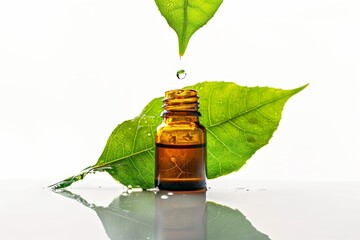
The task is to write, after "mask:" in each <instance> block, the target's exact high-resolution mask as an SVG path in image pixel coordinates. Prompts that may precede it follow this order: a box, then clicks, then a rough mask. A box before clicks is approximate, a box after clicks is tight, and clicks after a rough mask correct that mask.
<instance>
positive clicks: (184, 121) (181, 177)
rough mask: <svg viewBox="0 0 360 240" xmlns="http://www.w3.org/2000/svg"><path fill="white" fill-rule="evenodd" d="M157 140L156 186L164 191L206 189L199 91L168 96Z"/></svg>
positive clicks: (166, 95) (169, 93)
mask: <svg viewBox="0 0 360 240" xmlns="http://www.w3.org/2000/svg"><path fill="white" fill-rule="evenodd" d="M163 103H164V105H163V108H164V111H163V112H162V117H163V122H162V124H161V125H160V126H159V127H158V128H157V133H156V137H155V144H156V152H155V185H156V186H157V187H158V188H159V189H164V190H199V189H205V188H206V176H205V164H206V132H205V127H203V126H202V125H200V123H199V117H200V112H199V111H198V108H199V104H198V96H197V92H196V91H195V90H171V91H167V92H166V93H165V98H164V100H163Z"/></svg>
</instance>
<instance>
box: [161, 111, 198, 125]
mask: <svg viewBox="0 0 360 240" xmlns="http://www.w3.org/2000/svg"><path fill="white" fill-rule="evenodd" d="M161 116H162V117H163V119H164V122H165V123H168V124H169V123H185V122H187V123H189V122H191V123H199V116H201V114H200V113H199V112H191V111H181V112H180V111H170V112H169V111H164V112H163V113H162V114H161Z"/></svg>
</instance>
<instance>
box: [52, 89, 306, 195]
mask: <svg viewBox="0 0 360 240" xmlns="http://www.w3.org/2000/svg"><path fill="white" fill-rule="evenodd" d="M305 87H306V86H303V87H300V88H297V89H293V90H281V89H275V88H267V87H242V86H238V85H236V84H235V83H228V82H203V83H198V84H196V85H193V86H190V87H187V88H192V89H195V90H197V91H198V95H199V96H200V100H199V101H200V107H201V109H200V110H201V113H202V119H201V122H202V124H203V125H204V126H205V127H206V129H207V151H208V158H207V177H208V178H210V179H211V178H216V177H219V176H222V175H226V174H228V173H231V172H233V171H237V170H238V169H240V168H241V167H242V166H243V165H244V164H245V163H246V161H247V160H248V159H249V158H250V157H251V156H252V155H253V154H254V153H255V152H256V151H257V150H258V149H260V148H261V147H263V146H264V145H266V144H267V143H268V141H269V140H270V138H271V137H272V134H273V133H274V131H275V130H276V128H277V126H278V124H279V122H280V119H281V113H282V110H283V107H284V105H285V103H286V101H287V100H288V99H289V98H290V97H291V96H293V95H294V94H296V93H298V92H299V91H301V90H302V89H304V88H305ZM161 100H162V98H155V99H154V100H152V101H151V102H150V103H149V104H148V105H147V106H146V107H145V108H144V110H143V111H142V113H141V114H140V115H139V116H138V117H136V118H134V119H133V120H129V121H125V122H123V123H122V124H120V125H118V126H117V127H116V128H115V130H114V131H113V132H112V134H111V136H110V137H109V139H108V141H107V144H106V146H105V149H104V151H103V153H102V154H101V156H100V158H99V160H98V162H97V163H96V164H95V165H93V166H91V167H88V168H86V169H85V170H84V171H83V172H82V173H81V174H79V175H77V176H74V177H70V178H68V179H66V180H65V181H63V182H60V183H58V184H57V185H54V187H55V188H62V187H66V186H68V185H70V184H72V183H73V182H75V181H77V180H80V179H82V178H83V177H84V176H85V175H86V174H87V173H89V172H95V171H107V172H108V173H110V174H111V176H112V177H113V178H115V179H116V180H117V181H119V182H121V183H122V184H124V185H125V186H127V185H132V186H140V187H141V188H144V189H145V188H151V187H153V185H154V155H155V154H154V148H155V144H154V134H155V130H156V127H157V126H158V125H159V124H160V122H161V118H160V117H159V115H160V112H161V111H162V110H161V105H162V102H161Z"/></svg>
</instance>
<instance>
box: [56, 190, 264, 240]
mask: <svg viewBox="0 0 360 240" xmlns="http://www.w3.org/2000/svg"><path fill="white" fill-rule="evenodd" d="M59 194H61V195H63V196H65V197H68V198H70V199H74V200H76V201H77V202H79V203H81V204H83V205H84V206H86V207H88V208H91V209H92V210H94V211H95V212H96V213H97V215H98V217H99V218H100V220H101V222H102V224H103V226H104V229H105V231H106V234H107V236H108V237H109V239H112V240H115V239H127V240H138V239H164V237H163V235H164V234H165V235H166V236H167V238H166V239H170V238H171V239H173V238H174V239H175V238H176V239H181V236H188V238H187V239H208V240H213V239H214V240H219V239H226V240H232V239H234V240H235V239H244V240H248V239H252V240H269V239H270V238H269V237H268V236H267V235H265V234H263V233H261V232H260V231H258V230H257V229H256V228H255V227H254V226H253V225H252V224H251V222H250V221H249V220H248V219H247V218H246V217H245V216H244V215H243V214H242V213H241V212H240V211H239V210H235V209H232V208H230V207H227V206H223V205H220V204H217V203H214V202H209V201H206V193H205V192H203V193H195V194H194V193H189V194H184V193H178V194H177V193H176V192H175V193H173V195H167V198H165V199H163V198H162V196H163V194H164V193H161V192H158V193H157V194H155V193H154V192H150V191H144V192H133V193H130V194H129V195H126V196H125V195H120V196H118V197H117V198H115V199H114V200H113V201H112V202H111V204H110V205H109V206H107V207H102V206H96V205H95V204H90V203H88V202H87V201H86V200H85V199H84V198H82V197H81V196H80V195H77V194H73V193H72V192H70V191H67V190H64V191H60V192H59Z"/></svg>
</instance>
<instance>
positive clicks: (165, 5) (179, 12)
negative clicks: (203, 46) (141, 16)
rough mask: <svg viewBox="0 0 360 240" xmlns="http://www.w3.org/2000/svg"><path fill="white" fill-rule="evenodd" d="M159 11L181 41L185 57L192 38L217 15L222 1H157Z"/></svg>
mask: <svg viewBox="0 0 360 240" xmlns="http://www.w3.org/2000/svg"><path fill="white" fill-rule="evenodd" d="M155 2H156V5H157V6H158V8H159V11H160V12H161V14H162V15H163V16H164V18H165V19H166V21H167V22H168V24H169V26H170V27H171V28H172V29H174V30H175V32H176V34H177V36H178V40H179V54H180V56H183V55H184V53H185V50H186V47H187V45H188V43H189V40H190V38H191V36H192V35H193V34H194V33H195V32H196V31H197V30H198V29H199V28H201V27H202V26H204V25H205V24H206V23H207V22H208V21H209V20H210V19H211V18H212V17H213V16H214V14H215V13H216V11H217V10H218V8H219V7H220V5H221V3H222V2H223V1H222V0H155Z"/></svg>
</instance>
